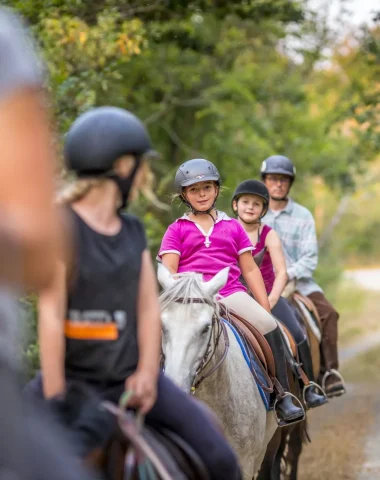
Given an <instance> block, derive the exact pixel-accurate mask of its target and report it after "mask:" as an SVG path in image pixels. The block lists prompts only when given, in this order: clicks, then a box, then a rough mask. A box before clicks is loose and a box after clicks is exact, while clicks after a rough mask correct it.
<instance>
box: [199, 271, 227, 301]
mask: <svg viewBox="0 0 380 480" xmlns="http://www.w3.org/2000/svg"><path fill="white" fill-rule="evenodd" d="M229 271H230V267H226V268H223V270H221V271H220V272H219V273H217V274H216V275H215V277H213V278H212V279H211V280H209V281H208V282H204V288H205V290H206V292H207V293H208V294H209V295H211V296H214V295H216V294H217V293H218V292H219V290H220V289H221V288H223V287H224V285H225V284H226V283H227V280H228V274H229Z"/></svg>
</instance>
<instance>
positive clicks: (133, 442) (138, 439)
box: [103, 402, 210, 480]
mask: <svg viewBox="0 0 380 480" xmlns="http://www.w3.org/2000/svg"><path fill="white" fill-rule="evenodd" d="M104 407H105V408H107V409H108V410H109V411H111V412H112V413H114V414H115V415H116V416H117V417H118V428H117V431H116V432H115V435H114V437H113V439H112V440H111V442H110V444H109V445H108V447H107V448H106V450H105V452H106V454H105V458H104V459H103V465H104V468H103V470H104V473H105V475H106V478H107V480H124V479H126V480H129V479H131V480H132V479H133V480H139V479H144V478H156V479H162V480H210V475H209V473H208V471H207V469H206V467H205V466H204V464H203V463H202V461H201V459H200V458H199V456H198V455H197V453H196V452H195V451H194V450H193V449H192V448H191V447H190V446H189V445H188V444H187V443H186V442H185V441H184V440H183V439H182V438H180V437H179V436H178V435H176V434H174V433H173V432H171V431H169V430H166V429H161V430H156V429H153V428H151V427H148V426H143V427H141V428H139V427H138V425H137V422H136V419H135V417H134V416H133V414H132V413H130V412H127V411H124V410H121V409H119V408H118V407H116V406H115V405H112V404H110V403H108V402H105V404H104Z"/></svg>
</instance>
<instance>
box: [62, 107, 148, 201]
mask: <svg viewBox="0 0 380 480" xmlns="http://www.w3.org/2000/svg"><path fill="white" fill-rule="evenodd" d="M151 148H152V145H151V141H150V138H149V135H148V132H147V130H146V128H145V127H144V125H143V124H142V122H141V121H140V120H139V119H138V118H137V117H136V116H135V115H133V114H132V113H131V112H128V111H127V110H124V109H122V108H117V107H97V108H93V109H91V110H89V111H88V112H86V113H83V114H82V115H80V116H79V117H78V118H77V119H76V120H75V122H74V123H73V124H72V126H71V128H70V130H69V131H68V133H67V135H66V140H65V147H64V154H65V161H66V166H67V168H68V169H69V170H72V171H74V172H75V173H76V174H77V175H78V177H94V176H95V177H96V176H100V177H101V176H103V177H107V178H110V179H112V180H114V181H115V182H116V183H117V185H118V187H119V189H120V191H121V194H122V198H123V207H124V206H125V205H126V202H127V199H128V195H129V193H130V189H131V187H132V183H133V179H134V177H135V175H136V172H137V170H138V168H139V165H140V160H141V157H142V156H143V155H146V154H148V153H150V152H152V150H151ZM128 154H131V155H134V156H135V158H136V165H135V168H134V169H133V171H132V173H131V175H130V176H129V177H128V178H122V177H119V176H118V175H116V174H115V172H113V170H112V169H113V164H114V162H115V161H116V160H117V159H118V158H120V157H122V156H123V155H128Z"/></svg>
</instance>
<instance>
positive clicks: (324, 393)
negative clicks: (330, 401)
mask: <svg viewBox="0 0 380 480" xmlns="http://www.w3.org/2000/svg"><path fill="white" fill-rule="evenodd" d="M310 387H314V388H316V389H317V390H319V391H320V392H321V394H322V396H323V397H325V398H326V399H327V398H328V397H327V395H326V392H325V391H324V389H323V388H322V387H321V386H320V385H318V383H315V382H310V381H309V384H308V385H304V387H303V392H302V400H303V403H304V405H305V407H306V410H309V409H310V407H308V405H307V402H306V392H307V390H308V389H309V388H310Z"/></svg>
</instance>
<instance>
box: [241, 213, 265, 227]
mask: <svg viewBox="0 0 380 480" xmlns="http://www.w3.org/2000/svg"><path fill="white" fill-rule="evenodd" d="M238 218H240V220H241V221H242V222H243V223H245V224H246V225H256V224H259V225H260V224H261V218H262V217H260V218H259V219H258V220H253V221H252V222H246V221H245V220H243V219H242V218H241V216H240V215H238Z"/></svg>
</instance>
